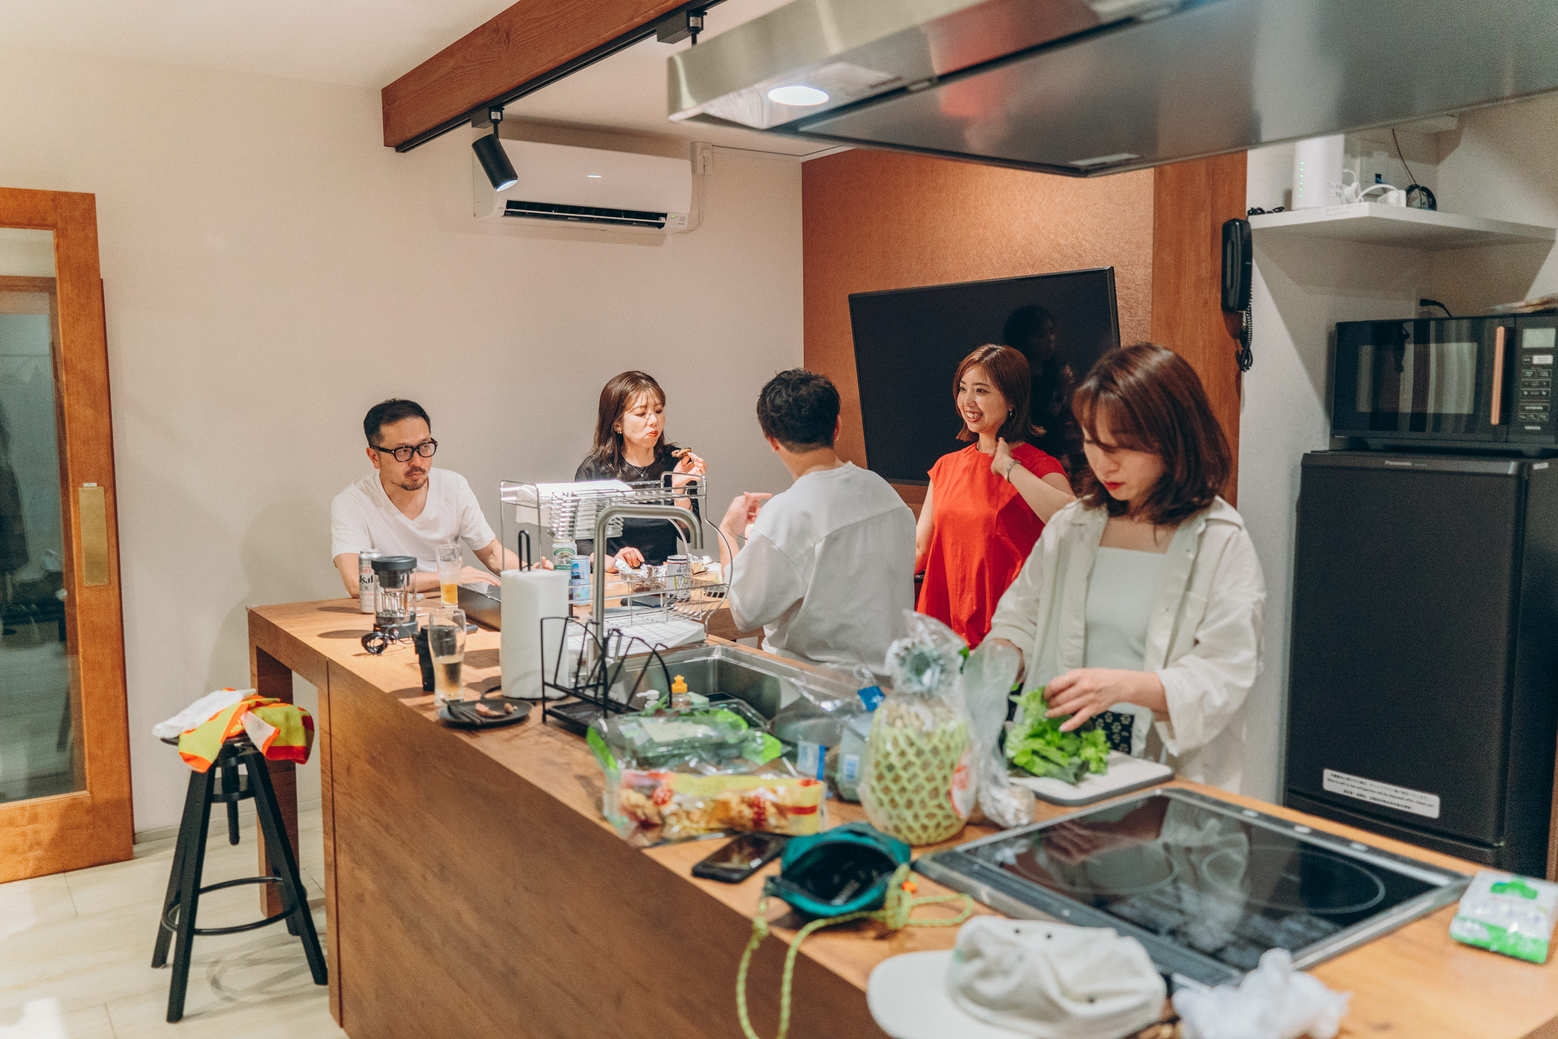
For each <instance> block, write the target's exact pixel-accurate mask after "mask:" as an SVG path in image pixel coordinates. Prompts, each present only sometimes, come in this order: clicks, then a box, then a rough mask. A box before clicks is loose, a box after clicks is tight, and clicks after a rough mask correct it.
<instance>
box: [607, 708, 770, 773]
mask: <svg viewBox="0 0 1558 1039" xmlns="http://www.w3.org/2000/svg"><path fill="white" fill-rule="evenodd" d="M763 725H764V723H763V719H762V718H761V717H760V716H759V715H758V714H757V712H755V711H753V710H752V709H751V708H750V707H748V706H747V705H746V704H744V703H741V702H740V701H731V702H728V703H723V704H721V705H720V706H718V707H684V708H668V709H660V710H653V711H643V712H640V713H637V714H622V715H617V716H616V717H613V718H609V719H606V720H603V721H597V722H595V723H594V724H592V725H591V727H590V728H591V737H590V745H591V746H592V747H594V748H595V750H596V754H597V756H600V755H601V753H602V752H603V751H605V752H607V753H608V754H609V757H610V759H611V761H610V763H611V764H613V765H617V766H619V767H623V768H661V767H666V766H671V765H677V764H682V763H685V762H689V761H703V762H708V763H711V764H715V763H719V762H730V761H737V760H741V761H746V762H749V763H750V764H753V765H762V764H765V763H767V762H769V761H772V760H773V759H774V758H776V757H778V756H779V755H780V754H782V753H783V752H784V745H783V744H782V743H780V742H779V740H777V739H775V738H774V737H773V736H771V735H770V734H768V733H767V732H765V731H763ZM602 764H603V765H604V764H607V762H606V761H605V760H603V761H602Z"/></svg>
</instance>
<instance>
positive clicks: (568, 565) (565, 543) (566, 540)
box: [552, 534, 579, 574]
mask: <svg viewBox="0 0 1558 1039" xmlns="http://www.w3.org/2000/svg"><path fill="white" fill-rule="evenodd" d="M578 554H579V546H578V545H577V544H575V543H574V540H573V538H571V537H569V536H568V535H567V534H564V535H562V536H561V537H556V538H553V539H552V566H553V567H555V568H556V569H557V571H558V572H559V573H563V574H566V573H568V572H569V571H570V570H571V569H573V557H574V556H576V555H578Z"/></svg>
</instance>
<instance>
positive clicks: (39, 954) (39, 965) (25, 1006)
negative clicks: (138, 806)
mask: <svg viewBox="0 0 1558 1039" xmlns="http://www.w3.org/2000/svg"><path fill="white" fill-rule="evenodd" d="M240 818H241V820H242V823H243V832H242V836H241V842H240V843H239V844H238V846H237V847H232V846H230V845H229V844H228V843H227V825H226V821H225V814H223V813H219V812H214V813H213V814H212V819H211V839H210V843H209V845H208V849H207V852H206V863H205V876H204V878H203V882H204V883H206V884H211V883H215V882H217V881H219V880H224V879H227V878H230V877H240V876H252V875H253V874H254V873H255V841H256V839H257V838H256V833H255V828H254V810H253V808H252V806H251V805H249V804H245V805H243V806H242V807H241V813H240ZM298 843H299V845H300V849H299V851H300V858H301V865H302V869H303V879H304V882H305V884H306V885H307V886H308V892H309V900H310V904H311V905H312V907H313V909H314V920H315V923H316V925H317V926H318V928H319V931H320V942H321V944H323V943H324V926H325V919H324V915H325V914H324V888H323V886H322V881H321V878H322V877H323V875H324V861H323V857H324V856H323V849H322V845H321V840H320V822H319V809H318V807H317V806H315V807H313V808H311V809H310V808H305V809H304V810H302V811H300V813H299V834H298ZM172 860H173V839H172V838H171V837H169V838H167V839H164V840H159V841H151V842H146V843H143V844H137V845H136V846H135V857H134V858H133V859H131V860H129V861H127V862H118V863H113V864H112V865H108V866H95V867H93V868H91V869H83V870H77V871H75V872H73V873H63V874H58V875H56V876H52V877H38V878H36V879H33V880H19V881H15V882H13V883H10V884H0V1039H105V1037H111V1039H132V1037H134V1039H140V1037H146V1036H166V1037H169V1039H175V1037H176V1039H272V1037H274V1039H284V1037H285V1039H293V1037H301V1039H315V1037H321V1039H328V1037H342V1036H344V1035H345V1033H344V1032H342V1031H341V1030H340V1029H339V1028H337V1027H336V1026H335V1022H333V1021H332V1020H331V1019H330V1009H329V1003H328V999H327V996H326V990H325V988H324V987H323V986H318V985H315V984H314V982H313V978H312V977H311V976H310V975H309V972H308V963H307V961H306V960H305V959H304V956H303V947H302V945H301V943H300V942H299V941H298V939H296V938H294V937H293V936H291V935H289V934H288V933H287V931H286V926H285V925H284V924H279V923H278V924H273V925H271V926H270V927H264V928H261V929H260V930H258V931H250V932H247V933H245V934H235V935H222V936H215V937H201V938H196V939H195V946H194V958H193V962H192V963H191V965H190V971H189V990H188V995H187V996H186V998H185V1002H184V1018H183V1020H182V1021H180V1022H179V1023H178V1024H173V1025H170V1024H168V1023H167V1022H166V1020H164V1018H165V1016H166V1014H167V1001H168V980H169V976H170V968H166V967H165V968H162V969H160V970H157V969H153V968H152V967H151V966H150V964H151V953H152V945H153V943H154V942H155V941H156V937H157V913H158V910H159V909H160V908H161V906H162V896H163V892H164V890H165V889H166V887H167V883H168V870H169V867H170V866H171V864H172ZM258 909H259V906H258V898H257V896H256V894H255V888H254V887H253V886H250V885H245V886H242V887H237V888H231V889H228V890H226V891H218V892H214V893H212V894H210V895H207V896H206V897H205V898H203V899H201V902H200V919H199V924H200V926H202V927H218V926H223V925H227V924H234V923H241V922H243V921H245V920H250V919H253V918H254V917H255V915H256V914H257V913H258ZM170 958H171V953H170Z"/></svg>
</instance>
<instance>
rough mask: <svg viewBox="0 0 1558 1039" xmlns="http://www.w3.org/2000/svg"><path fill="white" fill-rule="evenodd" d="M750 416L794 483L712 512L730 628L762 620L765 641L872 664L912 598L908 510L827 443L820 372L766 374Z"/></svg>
mask: <svg viewBox="0 0 1558 1039" xmlns="http://www.w3.org/2000/svg"><path fill="white" fill-rule="evenodd" d="M757 422H758V425H759V426H760V427H762V430H763V436H764V437H765V438H766V439H767V440H768V446H769V447H771V448H773V450H774V453H775V454H777V455H778V456H779V460H780V461H781V462H783V463H784V467H785V468H786V469H787V470H789V472H790V476H791V479H792V480H793V482H792V483H791V485H790V487H789V489H788V490H786V491H783V492H781V493H779V494H775V495H768V494H761V493H753V492H748V493H745V494H741V495H738V496H737V497H736V499H735V500H734V501H732V502H731V503H730V508H729V509H727V510H726V512H725V516H724V518H723V519H721V520H720V533H721V534H722V535H723V537H722V538H721V541H720V557H721V558H720V561H721V563H722V564H723V565H724V568H725V573H726V574H728V575H729V581H730V591H729V593H728V595H727V598H726V601H727V602H728V603H729V604H730V612H731V615H732V617H733V618H734V620H735V622H736V624H737V626H738V627H741V628H744V629H745V628H755V627H757V626H759V625H761V626H762V628H763V648H764V649H767V650H769V651H770V652H773V653H777V654H780V655H781V656H789V657H795V658H798V659H800V660H807V661H812V662H815V663H841V664H865V665H866V666H868V667H870V668H871V669H872V670H874V671H876V672H878V673H880V672H881V671H882V668H883V665H884V663H885V661H886V657H887V646H888V643H890V642H892V640H893V639H895V638H897V637H898V636H899V635H900V634H902V629H903V616H904V612H905V611H907V610H911V609H913V608H914V514H913V513H912V512H910V511H909V507H908V506H907V505H905V504H904V503H903V499H902V498H900V497H899V496H898V492H897V491H895V490H893V489H892V487H890V486H889V485H888V483H887V481H886V480H884V479H882V478H881V477H880V476H878V475H877V474H876V473H873V472H870V471H868V470H865V469H861V468H859V467H857V466H856V465H854V463H852V462H846V461H844V460H843V459H842V458H840V457H839V456H838V454H837V453H836V452H835V451H834V449H833V443H834V441H835V440H836V439H837V438H838V432H839V395H838V391H837V390H836V389H834V388H833V384H832V383H831V382H829V381H828V380H827V379H826V378H824V377H823V376H821V375H817V374H816V373H814V372H809V371H806V370H805V369H803V368H792V369H790V370H789V371H785V372H780V373H779V374H778V375H776V376H774V377H773V378H772V379H770V380H769V381H768V384H767V385H766V386H764V387H763V391H762V393H761V394H759V396H758V399H757ZM743 536H745V538H746V544H745V545H744V546H743V547H741V548H740V549H739V550H738V549H734V548H733V547H732V546H736V545H739V544H740V539H741V538H742V537H743Z"/></svg>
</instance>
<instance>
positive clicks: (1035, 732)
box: [1006, 686, 1109, 786]
mask: <svg viewBox="0 0 1558 1039" xmlns="http://www.w3.org/2000/svg"><path fill="white" fill-rule="evenodd" d="M1012 699H1013V700H1014V701H1016V703H1017V721H1016V722H1015V723H1014V724H1013V726H1012V729H1011V731H1009V732H1008V733H1007V734H1006V760H1008V761H1010V762H1011V763H1012V764H1014V765H1016V766H1017V767H1018V768H1021V769H1024V770H1025V771H1028V772H1031V773H1033V774H1034V775H1036V776H1042V777H1048V778H1053V779H1059V780H1062V781H1064V782H1066V783H1070V784H1072V785H1073V786H1075V785H1076V784H1077V783H1078V782H1079V781H1080V780H1081V779H1082V777H1083V776H1085V775H1087V774H1088V773H1091V772H1103V771H1104V770H1105V769H1107V768H1108V767H1109V765H1108V761H1109V738H1108V737H1107V736H1105V735H1104V734H1103V732H1102V731H1101V730H1098V729H1090V730H1088V731H1087V732H1061V731H1060V723H1061V722H1063V721H1065V719H1064V718H1046V717H1044V712H1045V711H1046V710H1047V709H1048V708H1047V706H1046V704H1045V701H1044V687H1043V686H1039V687H1038V688H1037V689H1030V690H1028V691H1027V692H1026V693H1023V694H1022V695H1020V696H1014V697H1012Z"/></svg>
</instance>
